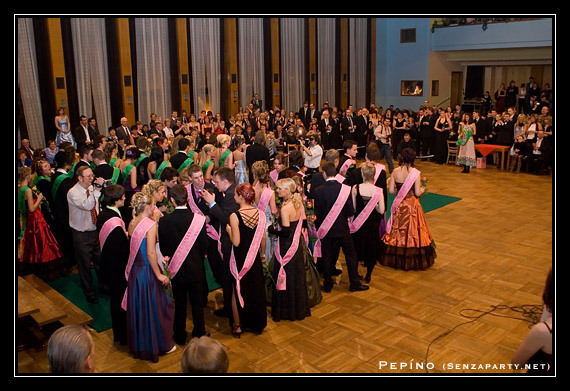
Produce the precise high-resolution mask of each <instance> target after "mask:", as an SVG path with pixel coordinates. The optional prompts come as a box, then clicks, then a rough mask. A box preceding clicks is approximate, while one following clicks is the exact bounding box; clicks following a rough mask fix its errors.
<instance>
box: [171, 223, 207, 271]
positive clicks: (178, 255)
mask: <svg viewBox="0 0 570 391" xmlns="http://www.w3.org/2000/svg"><path fill="white" fill-rule="evenodd" d="M205 222H206V218H205V217H204V216H203V215H202V214H200V213H194V217H193V218H192V223H190V227H188V231H186V234H185V235H184V237H183V238H182V241H181V242H180V244H179V245H178V248H177V249H176V252H174V255H173V256H172V259H171V260H170V265H169V266H168V270H169V271H170V276H171V277H170V279H173V278H174V276H175V275H176V273H178V270H179V269H180V266H182V263H184V260H186V257H187V256H188V253H189V252H190V250H191V249H192V246H194V243H195V242H196V238H198V235H199V234H200V232H201V231H202V227H203V226H204V223H205Z"/></svg>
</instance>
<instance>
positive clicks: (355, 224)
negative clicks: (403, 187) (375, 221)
mask: <svg viewBox="0 0 570 391" xmlns="http://www.w3.org/2000/svg"><path fill="white" fill-rule="evenodd" d="M382 193H383V192H382V189H381V188H379V187H375V188H374V194H373V195H372V198H370V201H368V203H367V204H366V206H365V207H364V209H362V211H361V212H360V214H359V215H358V216H357V217H356V218H355V219H353V220H352V221H349V222H348V227H349V228H350V233H351V234H352V233H355V232H356V231H358V230H359V229H360V227H362V224H364V222H365V221H366V219H368V216H370V213H372V211H373V210H374V208H375V207H376V205H377V204H378V201H380V198H381V197H382Z"/></svg>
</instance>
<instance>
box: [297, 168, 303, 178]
mask: <svg viewBox="0 0 570 391" xmlns="http://www.w3.org/2000/svg"><path fill="white" fill-rule="evenodd" d="M297 174H299V175H301V176H302V177H303V178H304V177H305V173H304V172H303V170H299V171H297Z"/></svg>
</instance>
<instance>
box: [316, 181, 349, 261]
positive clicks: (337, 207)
mask: <svg viewBox="0 0 570 391" xmlns="http://www.w3.org/2000/svg"><path fill="white" fill-rule="evenodd" d="M350 192H351V187H350V186H347V185H342V187H341V188H340V192H339V193H338V197H337V198H336V201H335V202H334V205H333V206H332V208H331V210H330V211H329V214H328V215H327V217H325V219H324V220H323V223H322V224H321V226H320V227H319V230H318V231H317V242H316V243H315V250H314V252H313V255H314V256H315V257H321V256H322V253H321V239H322V238H324V237H325V236H326V235H327V233H328V232H329V230H330V229H331V227H332V225H333V224H334V222H335V221H336V219H337V217H338V215H339V214H340V211H341V210H342V208H344V204H345V203H346V200H347V199H348V197H349V196H350Z"/></svg>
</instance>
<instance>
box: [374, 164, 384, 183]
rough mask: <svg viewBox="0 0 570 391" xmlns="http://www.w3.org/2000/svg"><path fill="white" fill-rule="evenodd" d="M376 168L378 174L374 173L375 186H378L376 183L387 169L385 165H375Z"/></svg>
mask: <svg viewBox="0 0 570 391" xmlns="http://www.w3.org/2000/svg"><path fill="white" fill-rule="evenodd" d="M374 166H376V172H375V173H374V184H376V181H377V180H378V177H379V176H380V174H381V173H382V170H384V169H386V167H384V165H383V164H380V163H374Z"/></svg>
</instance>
